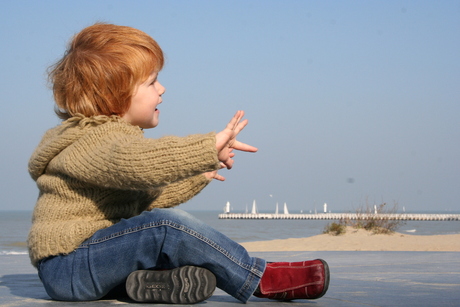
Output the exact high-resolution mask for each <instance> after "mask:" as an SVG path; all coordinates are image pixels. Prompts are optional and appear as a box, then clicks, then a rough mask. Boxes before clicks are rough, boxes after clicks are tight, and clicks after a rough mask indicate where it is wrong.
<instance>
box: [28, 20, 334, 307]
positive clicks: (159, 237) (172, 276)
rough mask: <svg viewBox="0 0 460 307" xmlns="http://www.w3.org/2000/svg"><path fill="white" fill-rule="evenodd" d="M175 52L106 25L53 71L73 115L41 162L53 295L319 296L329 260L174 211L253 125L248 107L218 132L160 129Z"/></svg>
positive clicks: (37, 166) (39, 231) (82, 37)
mask: <svg viewBox="0 0 460 307" xmlns="http://www.w3.org/2000/svg"><path fill="white" fill-rule="evenodd" d="M162 67H163V53H162V50H161V49H160V47H159V46H158V45H157V43H156V42H155V41H154V40H153V39H152V38H151V37H150V36H148V35H147V34H145V33H143V32H141V31H139V30H136V29H133V28H130V27H123V26H116V25H111V24H102V23H97V24H95V25H93V26H90V27H88V28H85V29H83V30H82V31H81V32H80V33H79V34H77V35H76V36H75V37H74V38H73V40H72V41H71V43H70V45H69V47H68V50H67V51H66V53H65V55H64V57H63V58H62V59H61V60H60V61H59V62H58V63H57V64H56V65H55V66H54V67H52V70H51V71H50V80H51V82H52V83H53V92H54V98H55V101H56V105H57V106H56V112H57V114H58V115H59V117H60V118H62V119H63V122H62V124H60V125H59V126H57V127H55V128H53V129H50V130H49V131H47V132H46V134H45V135H44V137H43V139H42V141H41V142H40V144H39V145H38V148H37V149H36V150H35V152H34V153H33V155H32V157H31V159H30V161H29V172H30V174H31V176H32V178H33V179H34V180H35V181H36V182H37V186H38V188H39V191H40V193H39V197H38V201H37V204H36V207H35V209H34V215H33V224H32V228H31V230H30V233H29V238H28V246H29V254H30V258H31V261H32V264H33V265H34V266H36V267H37V269H38V273H39V276H40V279H41V280H42V282H43V284H44V286H45V289H46V291H47V293H48V294H49V296H50V297H51V298H53V299H56V300H68V301H85V300H97V299H100V298H102V297H104V296H105V295H106V294H107V293H108V292H109V291H110V290H112V289H114V288H115V287H117V286H119V285H125V286H126V291H127V293H128V295H129V296H130V297H131V298H132V299H133V300H135V301H138V302H157V303H180V304H193V303H197V302H200V301H203V300H206V299H207V298H209V297H210V296H211V295H212V293H213V291H214V289H215V287H216V285H217V287H219V288H221V289H222V290H224V291H226V292H227V293H229V294H230V295H232V296H234V297H235V298H237V299H238V300H240V301H242V302H246V301H247V300H248V299H249V298H250V296H251V295H252V294H254V295H256V296H258V297H265V298H272V299H282V300H291V299H297V298H306V299H314V298H319V297H321V296H322V295H324V293H325V292H326V290H327V288H328V284H329V269H328V266H327V264H326V262H324V261H323V260H319V259H318V260H313V261H304V262H296V263H266V261H265V260H263V259H259V258H255V257H250V256H249V254H248V253H247V251H246V250H245V249H244V248H243V247H242V246H240V245H239V244H237V243H236V242H234V241H232V240H230V239H229V238H227V237H226V236H224V235H223V234H221V233H219V232H217V231H216V230H214V229H212V228H211V227H209V226H207V225H205V224H203V223H202V222H200V221H199V220H197V219H195V218H193V217H192V216H190V215H189V214H187V213H185V212H183V211H181V210H179V209H174V208H172V207H175V206H177V205H179V204H181V203H184V202H186V201H188V200H189V199H191V198H192V197H193V196H195V195H196V194H198V193H199V192H200V191H201V190H202V189H203V188H204V187H205V186H206V185H207V184H208V183H209V182H210V181H211V180H212V179H217V180H224V177H222V176H221V175H219V174H218V173H217V171H218V170H219V169H220V168H222V167H226V168H228V169H230V168H231V167H232V166H233V157H234V153H233V152H232V151H233V150H240V151H247V152H255V151H257V149H256V148H255V147H253V146H250V145H248V144H244V143H241V142H239V141H237V140H236V137H237V135H238V134H239V133H240V131H241V130H242V129H243V128H244V127H245V126H246V124H247V120H242V117H243V115H244V113H243V112H242V111H238V112H237V113H236V114H235V116H234V117H233V118H232V119H231V120H230V122H229V124H228V125H227V126H226V128H225V129H224V130H222V131H221V132H219V133H217V134H215V133H208V134H204V135H190V136H187V137H172V136H168V137H163V138H160V139H148V138H145V137H144V136H143V131H142V130H143V129H148V128H154V127H155V126H157V125H158V122H159V114H160V113H159V110H158V109H157V107H158V105H159V104H160V103H161V102H162V95H163V94H164V92H165V88H164V87H163V86H162V85H161V84H160V83H159V81H158V72H159V71H160V70H161V69H162Z"/></svg>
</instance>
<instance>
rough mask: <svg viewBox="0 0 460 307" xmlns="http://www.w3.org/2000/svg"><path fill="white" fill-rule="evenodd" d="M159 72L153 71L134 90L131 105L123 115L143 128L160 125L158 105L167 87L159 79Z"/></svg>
mask: <svg viewBox="0 0 460 307" xmlns="http://www.w3.org/2000/svg"><path fill="white" fill-rule="evenodd" d="M157 76H158V73H156V72H153V73H151V74H150V76H149V77H148V78H147V80H145V82H143V83H141V84H139V85H138V87H137V88H136V89H135V90H134V95H133V97H132V99H131V105H130V107H129V109H128V111H127V112H126V113H125V115H123V116H122V117H123V119H125V120H126V121H128V122H129V123H130V124H132V125H135V126H139V127H141V128H143V129H148V128H154V127H156V126H157V125H158V122H159V116H160V111H159V110H158V109H157V106H158V105H159V104H160V103H161V101H162V99H161V95H163V94H164V92H165V91H166V89H165V88H164V87H163V85H161V84H160V82H158V80H157Z"/></svg>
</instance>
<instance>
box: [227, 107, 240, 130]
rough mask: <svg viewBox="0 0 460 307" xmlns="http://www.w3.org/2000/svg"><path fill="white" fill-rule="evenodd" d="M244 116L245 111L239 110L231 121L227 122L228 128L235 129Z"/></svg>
mask: <svg viewBox="0 0 460 307" xmlns="http://www.w3.org/2000/svg"><path fill="white" fill-rule="evenodd" d="M243 116H244V111H237V112H236V113H235V115H234V116H233V117H232V119H231V120H230V122H229V123H228V124H227V127H226V128H227V129H230V130H235V129H236V127H237V126H238V123H239V122H240V121H241V119H242V118H243Z"/></svg>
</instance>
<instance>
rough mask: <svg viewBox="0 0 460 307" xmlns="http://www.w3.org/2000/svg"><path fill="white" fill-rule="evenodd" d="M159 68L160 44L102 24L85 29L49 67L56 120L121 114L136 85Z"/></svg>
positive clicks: (128, 29) (138, 33) (134, 31)
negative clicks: (78, 115) (80, 115)
mask: <svg viewBox="0 0 460 307" xmlns="http://www.w3.org/2000/svg"><path fill="white" fill-rule="evenodd" d="M163 64H164V56H163V51H162V50H161V48H160V46H159V45H158V44H157V42H156V41H155V40H154V39H153V38H151V37H150V36H149V35H147V34H146V33H144V32H142V31H140V30H137V29H134V28H131V27H125V26H117V25H112V24H104V23H96V24H94V25H92V26H90V27H87V28H85V29H83V30H82V31H81V32H80V33H78V34H77V35H75V36H74V37H73V39H72V40H71V42H70V44H69V46H68V48H67V51H66V52H65V54H64V57H63V58H62V59H61V60H59V61H58V62H57V63H56V64H55V65H53V66H52V67H51V68H50V72H49V80H50V81H51V83H52V84H53V94H54V100H55V101H56V113H57V114H58V116H59V117H60V118H62V119H68V118H70V117H72V116H75V115H76V114H78V113H79V114H83V115H84V116H88V117H89V116H95V115H107V116H110V115H119V116H123V115H124V113H125V112H126V111H127V110H128V108H129V106H130V104H131V97H132V95H133V92H134V90H135V88H136V86H137V85H138V84H139V83H142V82H144V81H145V80H146V79H147V78H148V76H149V75H150V74H151V73H152V72H153V71H155V72H159V71H160V70H161V69H162V68H163Z"/></svg>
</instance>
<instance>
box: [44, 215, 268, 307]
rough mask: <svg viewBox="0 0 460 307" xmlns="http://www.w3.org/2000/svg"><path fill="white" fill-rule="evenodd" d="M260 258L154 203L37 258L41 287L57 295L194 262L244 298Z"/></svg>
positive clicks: (72, 295)
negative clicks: (71, 247) (66, 250)
mask: <svg viewBox="0 0 460 307" xmlns="http://www.w3.org/2000/svg"><path fill="white" fill-rule="evenodd" d="M265 264H266V262H265V260H263V259H259V258H255V257H250V256H249V254H248V252H247V251H246V250H245V249H244V248H243V247H242V246H241V245H239V244H238V243H236V242H234V241H232V240H231V239H229V238H228V237H226V236H225V235H223V234H221V233H220V232H218V231H217V230H214V229H213V228H211V227H210V226H207V225H206V224H204V223H202V222H201V221H199V220H198V219H196V218H194V217H193V216H191V215H189V214H188V213H186V212H184V211H182V210H179V209H153V210H152V211H145V212H143V213H142V214H141V215H139V216H136V217H132V218H130V219H123V220H121V221H120V222H118V223H117V224H115V225H113V226H111V227H108V228H105V229H101V230H99V231H97V232H96V233H95V234H94V235H93V236H92V237H91V238H89V239H88V240H86V241H85V242H83V243H82V244H81V245H80V246H79V247H78V248H77V249H76V250H75V251H73V252H72V253H70V254H68V255H59V256H55V257H49V258H46V259H43V260H42V261H40V262H39V265H38V272H39V276H40V279H41V280H42V282H43V285H44V286H45V289H46V292H47V293H48V295H49V296H50V297H52V298H53V299H56V300H65V301H85V300H97V299H100V298H102V297H103V296H105V295H106V294H107V293H108V292H109V291H110V290H111V289H113V288H114V287H116V286H118V285H120V284H123V283H124V282H125V280H126V278H127V277H128V275H129V274H130V273H131V272H133V271H136V270H143V269H171V268H176V267H180V266H184V265H194V266H199V267H204V268H207V269H208V270H210V271H211V272H212V273H214V275H215V276H216V279H217V287H219V288H220V289H222V290H224V291H225V292H227V293H228V294H230V295H232V296H233V297H235V298H236V299H238V300H240V301H242V302H246V301H247V300H248V299H249V298H250V296H251V295H252V294H253V293H254V291H255V289H256V288H257V286H258V284H259V282H260V278H261V277H262V274H263V272H264V270H265Z"/></svg>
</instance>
